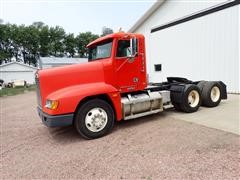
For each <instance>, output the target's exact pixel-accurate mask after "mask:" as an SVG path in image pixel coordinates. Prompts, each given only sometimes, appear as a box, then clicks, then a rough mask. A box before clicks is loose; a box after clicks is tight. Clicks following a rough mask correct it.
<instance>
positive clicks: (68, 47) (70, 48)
mask: <svg viewBox="0 0 240 180" xmlns="http://www.w3.org/2000/svg"><path fill="white" fill-rule="evenodd" d="M63 43H64V49H65V54H67V55H68V56H70V57H73V56H74V55H75V53H76V47H77V41H76V39H75V37H74V34H68V35H66V36H65V38H64V42H63Z"/></svg>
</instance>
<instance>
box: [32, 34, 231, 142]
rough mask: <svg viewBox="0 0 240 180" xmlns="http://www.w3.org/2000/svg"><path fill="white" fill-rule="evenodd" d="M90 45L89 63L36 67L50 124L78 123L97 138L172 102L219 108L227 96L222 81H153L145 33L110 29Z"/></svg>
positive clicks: (184, 107) (41, 107) (190, 108)
mask: <svg viewBox="0 0 240 180" xmlns="http://www.w3.org/2000/svg"><path fill="white" fill-rule="evenodd" d="M87 48H88V62H87V63H82V64H74V65H68V66H63V67H56V68H50V69H43V70H38V71H37V73H36V84H37V99H38V114H39V116H40V117H41V119H42V122H43V123H44V124H45V125H46V126H49V127H58V126H69V125H74V126H75V128H76V130H77V131H78V132H79V133H80V134H81V135H82V136H83V137H85V138H87V139H93V138H98V137H101V136H103V135H105V134H107V133H108V132H109V131H110V130H111V129H112V128H113V125H114V122H115V121H120V120H128V119H133V118H138V117H141V116H145V115H148V114H154V113H158V112H161V111H163V109H165V108H167V107H173V106H174V107H175V108H176V109H178V110H181V111H184V112H195V111H197V109H198V108H199V106H200V105H202V104H203V105H206V106H210V107H214V106H217V105H218V104H219V103H220V101H221V99H225V98H226V86H225V84H224V83H222V82H221V81H219V82H208V81H201V82H200V81H196V82H193V81H189V80H187V79H184V78H168V82H163V83H157V84H156V83H155V84H148V83H147V72H146V53H145V42H144V36H143V35H141V34H132V33H124V32H119V33H114V34H110V35H107V36H105V37H101V38H99V39H97V40H95V41H93V42H91V43H90V44H89V45H88V46H87ZM203 93H204V97H203V96H202V94H203Z"/></svg>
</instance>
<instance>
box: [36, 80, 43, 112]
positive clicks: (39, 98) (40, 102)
mask: <svg viewBox="0 0 240 180" xmlns="http://www.w3.org/2000/svg"><path fill="white" fill-rule="evenodd" d="M35 81H36V85H37V103H38V106H39V107H40V108H42V97H41V93H40V83H39V79H38V78H37V77H36V78H35Z"/></svg>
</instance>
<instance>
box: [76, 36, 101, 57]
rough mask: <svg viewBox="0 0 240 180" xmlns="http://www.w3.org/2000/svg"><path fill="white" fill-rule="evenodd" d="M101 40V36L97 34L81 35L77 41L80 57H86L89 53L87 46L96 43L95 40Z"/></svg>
mask: <svg viewBox="0 0 240 180" xmlns="http://www.w3.org/2000/svg"><path fill="white" fill-rule="evenodd" d="M97 38H99V35H97V34H92V33H91V32H85V33H80V34H79V35H78V36H77V37H76V39H77V50H78V53H79V56H80V57H86V56H87V54H88V52H87V47H86V46H87V45H88V44H89V43H90V42H91V41H94V40H95V39H97Z"/></svg>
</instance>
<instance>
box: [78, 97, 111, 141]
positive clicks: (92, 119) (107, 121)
mask: <svg viewBox="0 0 240 180" xmlns="http://www.w3.org/2000/svg"><path fill="white" fill-rule="evenodd" d="M114 120H115V118H114V111H113V109H112V107H111V106H110V105H109V104H108V103H107V102H106V101H104V100H101V99H92V100H89V101H87V102H85V103H84V104H82V105H81V106H80V107H79V108H78V111H77V113H76V115H75V119H74V126H75V128H76V130H77V132H78V133H79V134H80V135H81V136H82V137H84V138H85V139H95V138H99V137H102V136H104V135H106V134H107V133H109V132H110V131H111V130H112V128H113V125H114Z"/></svg>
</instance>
